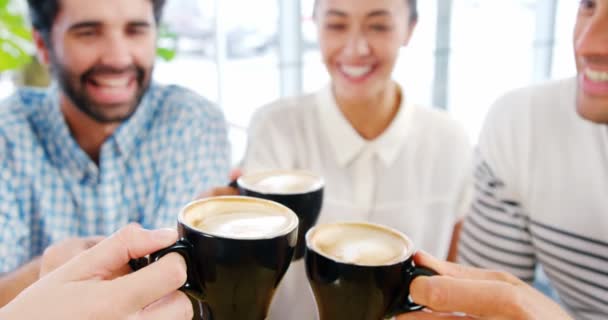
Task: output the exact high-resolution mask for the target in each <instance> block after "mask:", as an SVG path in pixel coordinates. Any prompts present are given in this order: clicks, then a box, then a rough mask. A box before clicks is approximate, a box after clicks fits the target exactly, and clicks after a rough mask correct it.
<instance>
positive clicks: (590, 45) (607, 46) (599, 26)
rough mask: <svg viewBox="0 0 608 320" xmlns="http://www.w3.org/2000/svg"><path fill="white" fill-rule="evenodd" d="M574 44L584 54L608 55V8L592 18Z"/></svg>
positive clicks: (578, 51) (579, 52) (580, 53)
mask: <svg viewBox="0 0 608 320" xmlns="http://www.w3.org/2000/svg"><path fill="white" fill-rule="evenodd" d="M574 45H575V48H576V51H577V53H578V54H579V55H582V56H608V9H605V10H603V11H602V12H596V14H594V15H593V16H592V17H591V18H590V20H589V21H588V23H587V24H586V25H585V26H583V28H582V30H581V31H580V34H579V36H578V37H577V39H576V41H575V43H574Z"/></svg>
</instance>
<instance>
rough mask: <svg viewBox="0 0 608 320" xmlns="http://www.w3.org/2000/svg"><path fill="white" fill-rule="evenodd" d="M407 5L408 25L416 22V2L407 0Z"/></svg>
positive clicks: (315, 9) (416, 0) (316, 0)
mask: <svg viewBox="0 0 608 320" xmlns="http://www.w3.org/2000/svg"><path fill="white" fill-rule="evenodd" d="M317 2H318V0H315V3H314V9H313V16H314V15H315V12H316V11H317ZM407 4H408V6H409V8H410V16H409V18H410V23H412V22H416V21H418V0H407Z"/></svg>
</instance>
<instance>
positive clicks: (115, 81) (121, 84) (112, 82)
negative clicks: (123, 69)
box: [89, 77, 133, 88]
mask: <svg viewBox="0 0 608 320" xmlns="http://www.w3.org/2000/svg"><path fill="white" fill-rule="evenodd" d="M132 80H133V77H120V78H102V77H97V78H92V79H89V81H90V82H91V84H93V85H95V86H98V87H106V88H125V87H127V86H128V85H129V83H130V82H131V81H132Z"/></svg>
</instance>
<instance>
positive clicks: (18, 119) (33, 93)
mask: <svg viewBox="0 0 608 320" xmlns="http://www.w3.org/2000/svg"><path fill="white" fill-rule="evenodd" d="M46 99H47V93H46V91H44V90H41V89H34V88H22V89H18V90H17V91H15V93H13V94H12V95H11V96H9V97H7V98H6V99H4V100H0V128H4V129H6V128H10V127H12V126H15V125H20V124H22V123H23V122H26V121H27V119H28V118H29V116H30V115H31V114H32V113H34V112H36V107H39V106H41V105H42V104H43V103H45V100H46Z"/></svg>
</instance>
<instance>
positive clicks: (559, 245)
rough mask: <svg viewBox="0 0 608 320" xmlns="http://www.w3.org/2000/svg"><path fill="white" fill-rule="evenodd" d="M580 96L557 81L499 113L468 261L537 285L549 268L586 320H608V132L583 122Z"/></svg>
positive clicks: (489, 136)
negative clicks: (539, 271)
mask: <svg viewBox="0 0 608 320" xmlns="http://www.w3.org/2000/svg"><path fill="white" fill-rule="evenodd" d="M575 92H576V86H575V81H574V79H568V80H563V81H559V82H552V83H548V84H544V85H540V86H536V87H533V88H527V89H521V90H518V91H515V92H513V93H510V94H508V95H506V96H505V97H503V98H502V99H500V100H499V101H498V102H497V103H496V105H495V106H494V107H493V108H492V110H491V112H490V113H489V115H488V118H487V120H486V124H485V127H484V129H483V132H482V135H481V136H480V142H479V148H478V153H477V161H476V169H475V189H476V190H475V198H474V201H473V204H472V207H471V210H470V213H469V215H468V216H467V218H466V220H465V224H464V228H463V232H462V235H461V241H460V247H459V255H460V256H459V259H460V262H462V263H465V264H469V265H473V266H477V267H484V268H492V269H499V270H504V271H507V272H510V273H512V274H514V275H516V276H518V277H520V278H521V279H523V280H525V281H527V282H532V281H533V280H534V270H535V267H536V266H537V264H541V265H542V266H543V268H544V270H545V272H546V274H547V276H548V278H549V279H550V281H551V284H552V285H553V287H554V288H555V289H556V290H557V292H558V294H559V296H560V299H561V301H562V302H563V303H564V305H565V306H566V307H567V309H568V310H569V311H570V313H571V314H572V315H573V316H574V317H575V318H576V319H593V320H595V319H598V320H599V319H608V128H607V127H606V126H605V125H597V124H593V123H591V122H588V121H586V120H583V119H582V118H580V117H579V116H578V114H577V113H576V107H575Z"/></svg>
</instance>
